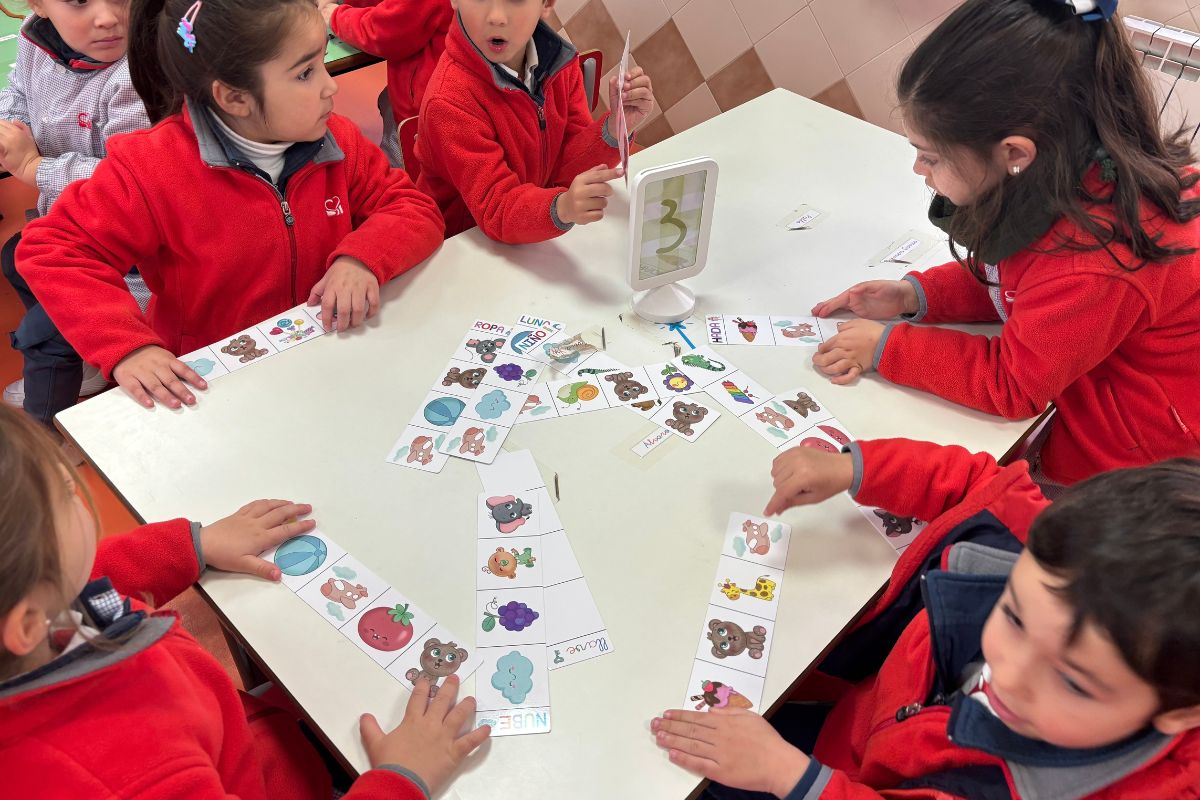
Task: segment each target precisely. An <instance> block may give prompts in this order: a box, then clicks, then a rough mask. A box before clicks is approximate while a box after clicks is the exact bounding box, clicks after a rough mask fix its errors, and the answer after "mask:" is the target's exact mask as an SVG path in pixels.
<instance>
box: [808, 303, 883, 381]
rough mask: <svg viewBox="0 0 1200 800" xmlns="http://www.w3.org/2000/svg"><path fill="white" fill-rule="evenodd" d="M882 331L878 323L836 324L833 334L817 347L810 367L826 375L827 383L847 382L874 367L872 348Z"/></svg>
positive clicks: (876, 343)
mask: <svg viewBox="0 0 1200 800" xmlns="http://www.w3.org/2000/svg"><path fill="white" fill-rule="evenodd" d="M883 330H884V327H883V326H882V325H880V324H879V323H878V322H871V321H870V320H865V319H852V320H850V321H849V322H839V323H838V332H837V335H836V336H834V337H833V338H832V339H829V340H827V341H826V342H824V343H822V344H821V345H820V346H819V347H817V352H816V354H815V355H813V366H815V367H816V368H817V371H818V372H820V373H822V374H824V375H828V376H829V381H830V383H836V384H839V385H842V384H847V383H851V382H852V381H853V380H854V379H855V378H857V377H858V376H859V375H862V374H863V373H864V372H870V371H871V370H873V369H874V368H875V366H874V364H875V348H876V347H878V346H879V339H880V338H881V337H882V336H883Z"/></svg>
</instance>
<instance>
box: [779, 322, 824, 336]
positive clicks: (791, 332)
mask: <svg viewBox="0 0 1200 800" xmlns="http://www.w3.org/2000/svg"><path fill="white" fill-rule="evenodd" d="M780 333H782V334H783V335H784V337H785V338H788V339H804V338H808V337H812V336H816V333H814V332H813V327H812V325H810V324H808V323H807V322H801V323H799V324H797V325H791V326H789V327H787V328H784V329H782V330H781V331H780Z"/></svg>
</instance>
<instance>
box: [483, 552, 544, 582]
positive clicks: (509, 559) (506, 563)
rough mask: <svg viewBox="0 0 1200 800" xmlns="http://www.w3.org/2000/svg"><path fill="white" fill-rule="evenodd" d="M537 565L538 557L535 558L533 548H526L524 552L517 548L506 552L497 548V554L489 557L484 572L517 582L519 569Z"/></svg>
mask: <svg viewBox="0 0 1200 800" xmlns="http://www.w3.org/2000/svg"><path fill="white" fill-rule="evenodd" d="M536 563H537V557H536V556H534V554H533V548H532V547H526V548H525V549H524V550H517V549H516V548H515V547H514V548H512V549H511V550H505V549H504V548H503V547H497V548H496V552H494V553H492V554H491V555H490V556H488V562H487V566H486V567H484V568H483V571H484V572H486V573H488V574H489V575H495V576H496V577H497V578H509V579H512V580H516V577H517V567H521V566H524V567H532V566H533V565H534V564H536Z"/></svg>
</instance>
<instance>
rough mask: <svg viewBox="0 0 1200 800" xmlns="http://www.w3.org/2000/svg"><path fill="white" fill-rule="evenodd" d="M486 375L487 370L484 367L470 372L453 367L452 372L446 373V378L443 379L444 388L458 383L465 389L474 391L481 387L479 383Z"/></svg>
mask: <svg viewBox="0 0 1200 800" xmlns="http://www.w3.org/2000/svg"><path fill="white" fill-rule="evenodd" d="M486 374H487V370H486V369H484V368H483V367H476V368H475V369H468V370H461V369H459V368H458V367H451V368H450V371H449V372H447V373H446V377H444V378H442V386H453V385H454V384H456V383H457V384H458V385H459V386H461V387H463V388H464V389H474V388H476V387H477V386H479V382H480V381H481V380H483V376H484V375H486Z"/></svg>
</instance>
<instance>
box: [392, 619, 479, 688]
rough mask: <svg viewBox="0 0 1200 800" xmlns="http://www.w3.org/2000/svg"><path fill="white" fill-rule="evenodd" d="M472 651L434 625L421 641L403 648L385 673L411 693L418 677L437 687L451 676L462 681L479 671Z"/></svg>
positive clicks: (442, 627)
mask: <svg viewBox="0 0 1200 800" xmlns="http://www.w3.org/2000/svg"><path fill="white" fill-rule="evenodd" d="M474 649H475V648H474V647H473V646H472V645H471V644H470V643H468V642H463V641H460V640H459V639H458V637H457V636H455V635H454V633H453V632H451V631H450V630H449V629H448V628H446V627H444V626H443V625H441V624H440V623H439V624H435V625H434V626H433V627H432V628H431V629H429V630H428V631H426V632H425V633H424V634H422V635H421V640H420V641H419V642H416V643H415V644H414V645H412V646H409V647H406V648H405V649H404V651H403V652H402V653H401V654H400V657H399V658H397V659H396V660H394V661H393V662H392V663H391V664H389V665H388V667H387V671H388V673H389V674H391V676H392V677H393V678H395V679H396V680H398V681H400V685H401V686H403V687H404V688H405V689H408V690H409V691H412V689H413V687H414V686H415V685H416V683H417V681H418V680H420V679H421V678H422V677H426V678H429V679H430V680H431V681H433V682H434V684H436V685H437V686H441V685H442V682H443V681H445V680H446V678H448V677H450V676H451V675H457V676H458V679H459V680H460V681H465V680H466V679H467V678H469V677H471V676H472V675H473V674H474V673H475V671H476V670H478V669H479V657H478V655H476V654H474V653H472V651H473V650H474Z"/></svg>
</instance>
